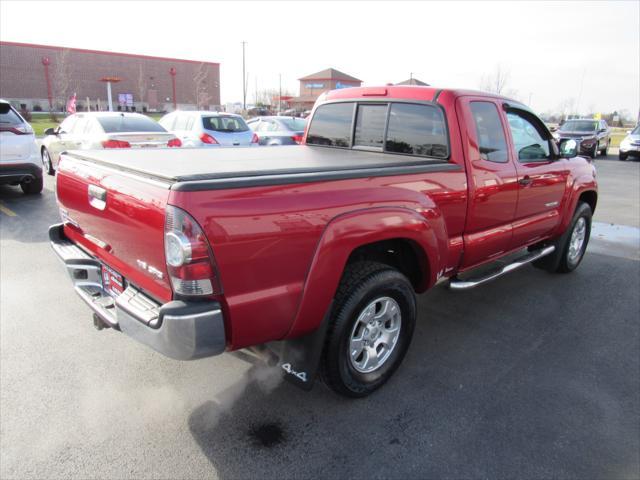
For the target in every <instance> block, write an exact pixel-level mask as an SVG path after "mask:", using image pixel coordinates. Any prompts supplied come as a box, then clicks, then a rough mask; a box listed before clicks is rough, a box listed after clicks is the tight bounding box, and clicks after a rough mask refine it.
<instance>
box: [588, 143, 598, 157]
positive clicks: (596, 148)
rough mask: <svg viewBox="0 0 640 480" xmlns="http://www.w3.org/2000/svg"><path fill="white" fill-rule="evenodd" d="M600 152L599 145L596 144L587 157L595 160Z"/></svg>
mask: <svg viewBox="0 0 640 480" xmlns="http://www.w3.org/2000/svg"><path fill="white" fill-rule="evenodd" d="M599 151H600V143H599V142H597V143H596V144H595V145H594V146H593V152H591V154H590V155H589V156H590V157H591V158H596V157H597V156H598V152H599Z"/></svg>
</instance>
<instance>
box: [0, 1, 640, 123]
mask: <svg viewBox="0 0 640 480" xmlns="http://www.w3.org/2000/svg"><path fill="white" fill-rule="evenodd" d="M639 30H640V2H639V1H638V0H635V1H621V2H615V1H608V2H566V3H564V2H554V3H545V2H531V3H526V2H518V1H515V2H496V3H492V2H471V3H467V2H448V3H439V2H406V3H405V2H398V1H395V2H383V1H378V2H364V1H358V2H346V1H341V2H303V1H297V2H294V1H290V2H269V1H262V2H248V1H247V2H243V1H236V2H228V3H227V2H193V3H191V2H184V1H183V2H177V1H176V2H159V1H153V2H131V1H130V2H106V3H101V2H94V1H92V2H62V1H56V2H42V3H39V2H24V1H6V0H2V2H0V38H1V39H2V40H7V41H18V42H27V43H42V44H52V45H60V46H66V47H80V48H89V49H96V50H109V51H116V52H128V53H139V54H146V55H158V56H166V57H177V58H186V59H193V60H206V61H213V62H220V64H221V94H222V101H223V103H224V102H229V101H241V100H242V47H241V41H243V40H245V41H247V42H248V44H247V71H248V72H249V94H248V101H249V100H250V99H251V98H253V90H254V87H255V84H256V79H257V84H258V89H260V90H262V89H265V88H277V86H278V74H279V73H281V74H282V83H283V86H284V87H286V88H288V89H289V90H291V91H292V92H293V93H295V94H298V82H297V79H298V78H299V77H301V76H305V75H308V74H311V73H314V72H316V71H318V70H322V69H325V68H328V67H333V68H337V69H338V70H341V71H344V72H345V73H348V74H350V75H353V76H355V77H358V78H360V79H362V80H363V81H364V82H365V84H366V85H374V84H384V83H387V82H399V81H402V80H405V79H407V78H408V77H409V75H410V72H413V75H414V77H416V78H419V79H421V80H423V81H425V82H427V83H430V84H432V85H437V86H441V87H453V86H455V87H466V88H474V89H477V88H479V87H480V85H481V81H482V77H483V75H484V76H487V75H490V74H491V73H492V72H493V71H494V70H495V68H496V66H497V65H500V66H501V68H502V69H503V70H506V71H508V72H510V76H509V80H508V85H507V89H509V90H512V91H513V92H515V93H516V94H517V96H518V97H519V98H520V99H521V100H523V101H524V102H526V103H528V102H529V99H531V106H532V108H534V109H535V110H537V111H538V112H544V111H549V110H557V109H558V108H559V106H560V105H561V104H562V102H566V101H571V100H572V99H573V101H574V102H575V103H578V102H579V110H581V111H582V112H583V113H586V112H587V111H589V110H592V111H595V112H598V111H601V112H610V111H612V110H620V109H627V110H628V111H629V113H630V114H631V116H632V117H635V116H636V115H637V114H638V109H639V107H640V33H639Z"/></svg>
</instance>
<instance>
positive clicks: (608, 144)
mask: <svg viewBox="0 0 640 480" xmlns="http://www.w3.org/2000/svg"><path fill="white" fill-rule="evenodd" d="M610 146H611V141H608V142H607V143H606V145H605V146H604V150H603V151H602V154H603V155H604V156H605V157H606V156H607V155H609V147H610Z"/></svg>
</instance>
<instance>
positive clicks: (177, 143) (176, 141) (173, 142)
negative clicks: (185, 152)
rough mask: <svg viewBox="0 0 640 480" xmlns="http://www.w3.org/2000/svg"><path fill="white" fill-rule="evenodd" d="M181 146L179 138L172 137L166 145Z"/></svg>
mask: <svg viewBox="0 0 640 480" xmlns="http://www.w3.org/2000/svg"><path fill="white" fill-rule="evenodd" d="M181 146H182V142H181V141H180V139H179V138H172V139H171V140H169V141H168V142H167V147H181Z"/></svg>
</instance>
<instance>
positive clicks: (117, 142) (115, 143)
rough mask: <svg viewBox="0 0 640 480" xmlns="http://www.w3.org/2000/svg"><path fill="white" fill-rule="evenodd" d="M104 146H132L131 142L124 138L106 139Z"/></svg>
mask: <svg viewBox="0 0 640 480" xmlns="http://www.w3.org/2000/svg"><path fill="white" fill-rule="evenodd" d="M102 146H103V147H104V148H130V147H131V144H130V143H129V142H125V141H124V140H104V141H103V142H102Z"/></svg>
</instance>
